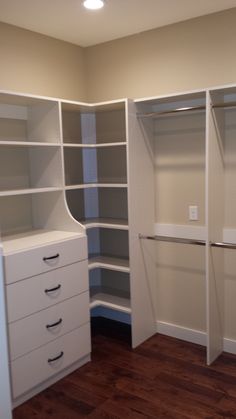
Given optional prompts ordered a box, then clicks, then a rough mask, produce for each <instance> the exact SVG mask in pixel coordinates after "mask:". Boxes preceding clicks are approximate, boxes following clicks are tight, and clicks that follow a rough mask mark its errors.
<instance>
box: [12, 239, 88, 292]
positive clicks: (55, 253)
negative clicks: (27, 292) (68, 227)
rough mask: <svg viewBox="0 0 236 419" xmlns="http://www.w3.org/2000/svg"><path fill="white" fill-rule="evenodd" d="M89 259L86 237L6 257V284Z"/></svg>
mask: <svg viewBox="0 0 236 419" xmlns="http://www.w3.org/2000/svg"><path fill="white" fill-rule="evenodd" d="M86 258H87V246H86V237H85V236H84V237H80V238H74V239H70V240H65V241H62V242H58V243H54V244H50V245H46V246H40V247H37V248H33V249H27V250H24V251H19V252H16V253H10V254H6V255H5V261H4V262H5V280H6V284H11V283H13V282H16V281H19V280H21V279H23V278H29V277H31V276H34V275H37V274H41V273H43V272H48V271H51V270H54V269H56V268H60V267H62V266H66V265H69V264H71V263H74V262H77V261H79V260H84V259H86Z"/></svg>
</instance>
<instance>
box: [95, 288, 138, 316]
mask: <svg viewBox="0 0 236 419" xmlns="http://www.w3.org/2000/svg"><path fill="white" fill-rule="evenodd" d="M96 307H105V308H109V309H111V310H116V311H120V312H122V313H127V314H131V307H130V300H129V299H128V298H123V297H118V296H116V295H111V294H106V293H104V292H100V293H97V294H95V295H94V296H93V297H91V299H90V309H93V308H96Z"/></svg>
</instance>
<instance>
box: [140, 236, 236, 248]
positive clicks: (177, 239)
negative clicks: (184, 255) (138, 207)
mask: <svg viewBox="0 0 236 419" xmlns="http://www.w3.org/2000/svg"><path fill="white" fill-rule="evenodd" d="M139 239H147V240H155V241H160V242H168V243H183V244H194V245H197V246H205V245H206V241H205V240H195V239H183V238H180V237H170V236H158V235H154V236H146V235H144V234H139ZM209 245H210V246H212V247H221V248H225V249H236V244H232V243H224V242H209Z"/></svg>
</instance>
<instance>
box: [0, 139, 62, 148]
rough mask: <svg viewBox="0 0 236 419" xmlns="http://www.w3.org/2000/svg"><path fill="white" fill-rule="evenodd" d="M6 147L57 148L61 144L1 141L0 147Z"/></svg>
mask: <svg viewBox="0 0 236 419" xmlns="http://www.w3.org/2000/svg"><path fill="white" fill-rule="evenodd" d="M1 145H7V146H19V147H29V146H30V147H32V146H33V147H36V146H37V147H59V146H60V145H61V144H60V143H58V142H54V143H52V142H51V143H49V142H44V141H1V140H0V146H1Z"/></svg>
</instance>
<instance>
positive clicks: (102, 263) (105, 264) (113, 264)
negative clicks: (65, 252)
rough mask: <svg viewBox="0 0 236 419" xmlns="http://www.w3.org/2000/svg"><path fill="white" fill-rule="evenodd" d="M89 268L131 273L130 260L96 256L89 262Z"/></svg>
mask: <svg viewBox="0 0 236 419" xmlns="http://www.w3.org/2000/svg"><path fill="white" fill-rule="evenodd" d="M88 268H89V270H90V271H91V270H92V269H97V268H103V269H109V270H111V271H118V272H127V273H129V272H130V268H129V260H128V259H121V258H116V257H110V256H94V257H91V258H90V259H89V261H88Z"/></svg>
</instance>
